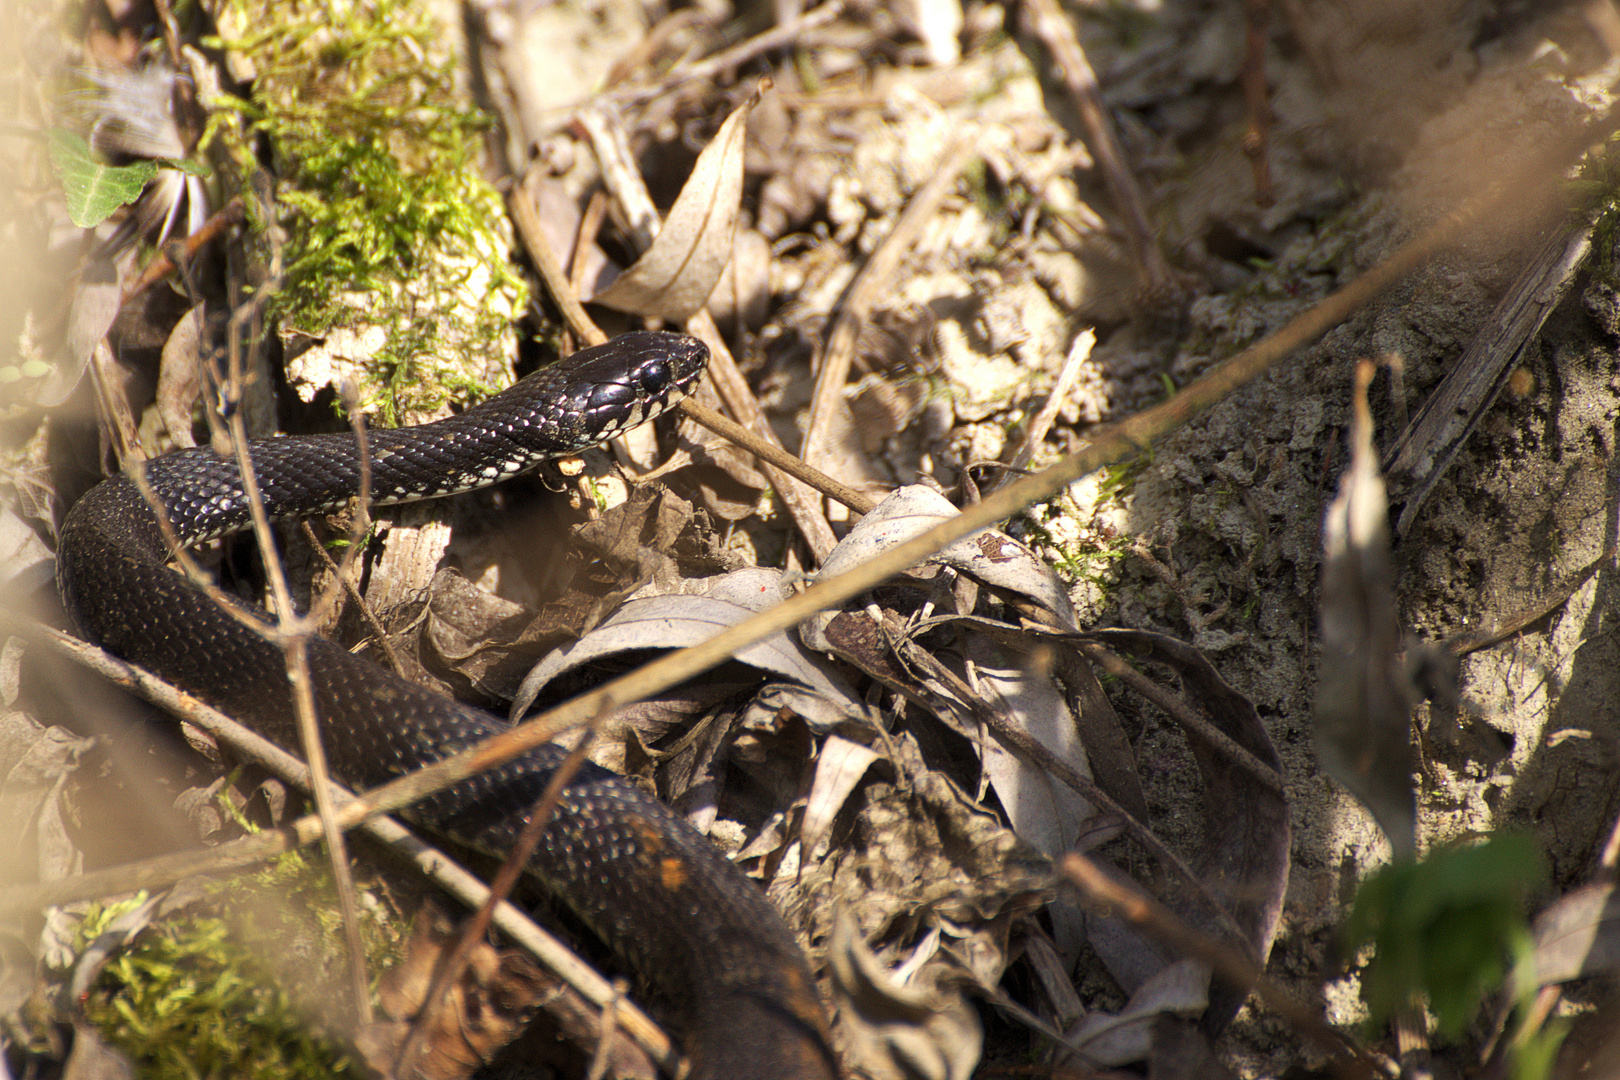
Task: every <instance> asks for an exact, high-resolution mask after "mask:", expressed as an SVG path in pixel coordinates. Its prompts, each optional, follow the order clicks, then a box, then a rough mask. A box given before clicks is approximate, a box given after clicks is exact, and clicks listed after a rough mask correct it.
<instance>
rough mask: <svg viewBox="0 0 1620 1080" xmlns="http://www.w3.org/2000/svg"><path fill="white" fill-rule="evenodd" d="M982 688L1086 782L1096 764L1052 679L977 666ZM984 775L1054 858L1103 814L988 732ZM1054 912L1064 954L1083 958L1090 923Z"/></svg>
mask: <svg viewBox="0 0 1620 1080" xmlns="http://www.w3.org/2000/svg"><path fill="white" fill-rule="evenodd" d="M985 644H986V643H985V642H983V641H982V640H978V641H970V642H969V643H968V646H967V647H968V649H969V650H970V652H977V653H981V654H982V653H987V652H989V651H990V650H988V649H986V648H985V647H984V646H985ZM974 672H975V674H976V677H977V678H976V684H975V686H974V689H976V690H977V691H978V692H979V693H980V694H982V695H983V696H985V697H986V698H989V699H990V700H991V701H992V702H993V704H994V706H999V707H1000V708H1001V710H1002V711H1003V712H1004V713H1005V714H1006V715H1007V716H1008V717H1009V718H1010V720H1011V721H1012V723H1013V724H1014V725H1016V726H1017V727H1018V728H1019V729H1020V730H1022V731H1023V732H1024V733H1025V734H1026V735H1028V736H1030V737H1031V738H1033V739H1034V740H1035V741H1036V742H1038V743H1040V744H1041V745H1042V746H1044V747H1046V748H1047V749H1048V750H1050V751H1051V752H1052V754H1053V755H1054V756H1055V757H1057V758H1058V759H1059V760H1061V761H1063V762H1064V763H1066V764H1067V765H1069V766H1070V767H1071V768H1073V769H1074V770H1075V771H1076V772H1078V773H1079V774H1080V775H1082V776H1084V777H1085V778H1086V779H1088V780H1089V779H1091V778H1092V775H1091V761H1090V758H1089V756H1088V755H1087V753H1086V748H1085V745H1084V744H1083V743H1082V742H1081V741H1080V731H1079V728H1078V726H1077V725H1076V724H1075V720H1074V714H1073V713H1072V712H1071V711H1070V709H1069V702H1068V699H1067V697H1066V696H1065V695H1064V694H1063V692H1062V691H1061V690H1060V689H1059V688H1058V686H1057V685H1056V684H1055V683H1054V682H1053V680H1052V678H1051V677H1050V676H1049V675H1046V674H1044V673H1042V672H1040V671H1031V670H1028V669H1025V668H1021V667H1018V668H1014V667H999V668H998V667H992V666H989V665H988V664H982V663H975V665H974ZM975 746H976V747H977V748H978V750H979V759H980V761H981V762H982V763H983V767H984V774H985V777H986V778H987V779H988V780H989V781H990V786H991V787H992V788H994V789H995V792H996V798H997V799H998V800H999V801H1000V803H1001V807H1002V810H1003V811H1005V812H1006V814H1007V820H1008V822H1009V823H1010V824H1011V825H1012V827H1013V831H1014V832H1016V833H1017V834H1018V835H1019V836H1020V837H1022V838H1023V839H1024V840H1027V841H1028V842H1029V843H1031V844H1033V845H1034V846H1035V847H1036V848H1037V849H1038V850H1039V851H1040V852H1041V854H1043V855H1045V856H1047V857H1048V858H1051V859H1057V858H1060V857H1062V855H1064V854H1065V853H1066V852H1068V851H1071V850H1073V849H1074V848H1075V847H1076V846H1077V844H1078V843H1079V841H1080V837H1081V836H1082V834H1083V833H1084V832H1085V829H1086V825H1087V823H1088V822H1090V821H1091V820H1092V819H1093V818H1094V817H1095V816H1096V808H1095V807H1093V806H1092V805H1091V803H1089V802H1087V801H1086V800H1085V799H1084V798H1082V797H1081V796H1080V794H1079V793H1078V792H1076V791H1075V790H1074V789H1073V788H1071V787H1070V786H1069V785H1068V784H1065V783H1063V782H1062V781H1061V780H1059V779H1058V778H1057V777H1055V776H1053V775H1052V774H1051V773H1050V772H1048V771H1047V770H1046V769H1044V768H1042V767H1041V766H1040V765H1037V764H1036V763H1034V762H1032V761H1030V760H1028V759H1027V758H1025V757H1023V756H1021V755H1019V754H1016V753H1014V752H1013V751H1012V750H1010V749H1008V748H1007V746H1006V745H1005V744H1003V743H1002V741H1001V740H1000V739H998V738H995V737H994V736H993V735H991V734H990V733H989V732H985V733H984V735H983V737H981V738H979V739H978V740H976V741H975ZM1049 914H1050V916H1051V919H1052V928H1053V931H1054V936H1055V937H1056V939H1057V943H1058V947H1059V949H1061V950H1062V952H1063V954H1064V955H1065V956H1067V957H1069V958H1071V959H1073V958H1074V957H1076V956H1077V955H1078V954H1079V951H1080V946H1081V944H1082V943H1083V942H1084V940H1085V917H1084V914H1083V913H1082V912H1081V911H1080V909H1079V908H1078V907H1077V906H1075V905H1073V904H1071V903H1068V902H1066V901H1062V900H1060V901H1058V902H1056V903H1054V904H1053V905H1052V906H1051V907H1050V909H1049Z"/></svg>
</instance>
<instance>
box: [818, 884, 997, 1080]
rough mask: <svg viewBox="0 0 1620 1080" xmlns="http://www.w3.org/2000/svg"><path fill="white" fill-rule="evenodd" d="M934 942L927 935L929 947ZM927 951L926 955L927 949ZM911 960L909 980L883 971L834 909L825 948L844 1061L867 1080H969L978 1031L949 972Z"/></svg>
mask: <svg viewBox="0 0 1620 1080" xmlns="http://www.w3.org/2000/svg"><path fill="white" fill-rule="evenodd" d="M934 943H937V935H934V936H931V938H930V939H929V941H927V942H925V943H924V945H923V946H919V950H921V949H923V948H924V947H925V946H927V945H931V944H934ZM929 951H932V950H931V949H930V950H929ZM919 959H926V957H920V958H913V959H912V960H911V962H909V963H908V964H907V965H906V966H907V967H908V968H909V969H910V970H909V974H910V978H909V979H901V978H898V977H897V973H896V972H891V971H889V970H887V969H886V968H885V967H884V965H883V963H882V961H880V960H879V959H878V958H877V957H876V956H875V955H873V953H872V951H871V950H870V949H869V948H867V946H866V943H865V942H864V941H862V940H861V935H860V932H859V930H858V929H857V927H856V925H855V920H854V919H853V918H851V917H850V915H849V913H848V912H847V911H842V910H840V911H839V913H838V915H837V918H836V919H835V921H834V923H833V936H832V942H831V944H830V945H829V947H828V949H827V967H828V970H829V971H830V973H831V975H832V980H833V985H834V987H835V993H836V995H837V999H838V1016H839V1020H840V1022H841V1029H842V1030H843V1031H844V1032H845V1033H846V1034H847V1035H848V1036H849V1047H848V1050H849V1058H850V1061H851V1063H852V1064H853V1065H854V1067H855V1069H856V1071H857V1072H859V1073H861V1074H862V1075H865V1076H869V1077H872V1078H873V1080H968V1077H970V1076H971V1075H972V1074H973V1069H974V1067H975V1066H977V1065H978V1063H979V1055H980V1053H981V1052H982V1050H983V1047H984V1029H983V1028H982V1027H981V1026H980V1025H979V1018H978V1013H977V1012H976V1011H975V1010H974V1008H973V1006H972V1005H970V1004H969V1003H968V1002H967V1000H966V999H965V998H963V996H962V993H961V991H960V990H956V989H954V988H952V987H950V986H948V985H946V981H945V980H946V978H947V977H948V974H949V973H948V970H947V969H945V968H944V967H942V966H937V965H931V964H922V963H919V962H918V960H919Z"/></svg>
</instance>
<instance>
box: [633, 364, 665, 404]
mask: <svg viewBox="0 0 1620 1080" xmlns="http://www.w3.org/2000/svg"><path fill="white" fill-rule="evenodd" d="M672 379H673V376H672V375H671V374H670V371H669V363H668V361H665V360H653V361H650V362H648V363H647V364H645V365H643V366H642V368H641V370H640V371H638V372H636V380H637V381H638V382H640V383H641V389H642V390H643V392H645V393H647V394H648V395H650V396H652V397H659V396H661V395H662V394H664V393H665V392H666V391H667V390H668V389H669V384H670V382H671V380H672Z"/></svg>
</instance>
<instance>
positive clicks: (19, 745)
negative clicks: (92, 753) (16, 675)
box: [0, 712, 95, 881]
mask: <svg viewBox="0 0 1620 1080" xmlns="http://www.w3.org/2000/svg"><path fill="white" fill-rule="evenodd" d="M94 745H95V740H94V739H84V738H80V737H79V736H77V735H74V734H73V733H72V732H70V731H68V730H67V729H66V728H61V727H49V728H48V727H45V726H44V725H43V724H41V723H39V722H38V721H37V720H34V719H33V718H32V717H30V716H28V715H27V714H25V713H19V712H14V713H7V714H5V715H4V716H0V837H4V838H5V840H4V841H3V842H0V880H3V881H52V880H56V879H58V878H61V877H65V876H67V875H68V874H70V873H75V872H77V870H78V869H79V863H80V861H81V859H80V857H79V853H78V851H77V849H76V848H75V847H74V845H73V842H72V839H71V836H70V834H69V832H68V829H67V826H66V823H65V821H64V815H63V813H62V811H61V800H62V791H63V787H64V785H65V783H66V781H67V778H68V776H69V774H71V773H72V772H73V770H75V769H76V768H78V765H79V759H80V757H82V756H83V755H84V754H85V753H86V752H88V751H89V749H90V748H91V747H92V746H94Z"/></svg>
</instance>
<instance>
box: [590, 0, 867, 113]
mask: <svg viewBox="0 0 1620 1080" xmlns="http://www.w3.org/2000/svg"><path fill="white" fill-rule="evenodd" d="M843 13H844V0H826V2H825V3H823V4H820V5H818V6H816V7H814V8H812V9H811V10H809V11H807V12H805V13H804V14H803V15H800V16H799V17H798V18H796V19H791V20H789V21H787V22H785V23H781V24H779V25H777V26H774V27H772V28H771V29H769V30H766V31H765V32H764V33H761V34H756V35H755V36H753V37H751V38H749V39H748V40H747V41H742V42H738V43H737V44H736V45H733V46H732V47H731V48H729V49H726V50H724V51H722V52H717V53H715V54H714V55H713V56H711V57H709V58H707V59H705V60H698V61H696V62H694V63H691V64H686V65H684V66H682V67H678V68H676V69H675V70H673V71H671V72H670V73H669V74H668V75H665V76H664V77H663V78H661V79H659V80H658V81H657V82H654V83H651V84H649V85H646V86H631V87H626V88H624V89H622V90H617V91H610V93H609V96H610V97H612V98H614V99H615V100H617V101H619V102H622V103H625V104H629V103H632V102H638V101H651V100H652V99H653V98H657V97H662V96H663V95H665V94H668V93H669V92H670V91H672V90H673V89H674V88H675V87H677V86H680V85H682V84H683V83H689V82H693V81H697V80H701V81H703V82H718V81H720V80H722V79H723V78H725V77H726V76H727V75H729V74H730V73H731V72H732V71H734V70H735V69H737V68H739V67H741V66H742V65H744V64H746V63H748V62H749V61H750V60H753V59H754V58H755V57H757V56H761V55H763V54H765V53H768V52H774V51H776V50H777V49H785V48H787V47H788V46H789V45H792V44H793V43H794V42H796V41H798V40H799V38H801V37H803V36H804V35H805V34H808V33H810V32H811V31H812V30H819V29H821V28H822V27H823V26H826V25H828V24H829V23H831V22H832V21H833V20H835V19H837V18H838V17H839V16H840V15H842V14H843Z"/></svg>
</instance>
